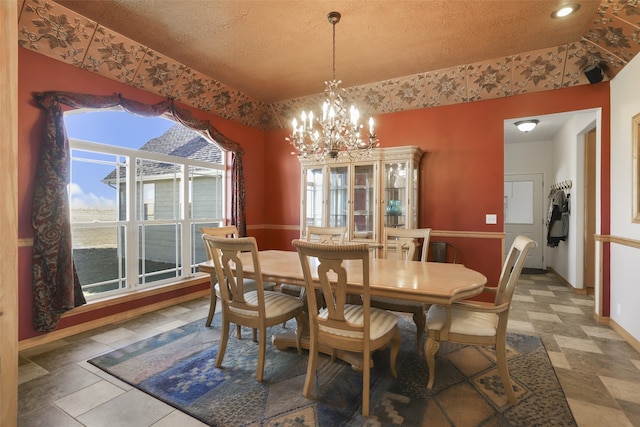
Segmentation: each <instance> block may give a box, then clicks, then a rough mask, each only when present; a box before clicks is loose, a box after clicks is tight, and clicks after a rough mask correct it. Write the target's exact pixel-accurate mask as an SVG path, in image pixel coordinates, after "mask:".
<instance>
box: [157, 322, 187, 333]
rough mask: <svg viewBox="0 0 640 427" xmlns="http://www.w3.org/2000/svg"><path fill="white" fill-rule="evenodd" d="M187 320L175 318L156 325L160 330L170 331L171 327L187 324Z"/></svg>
mask: <svg viewBox="0 0 640 427" xmlns="http://www.w3.org/2000/svg"><path fill="white" fill-rule="evenodd" d="M186 324H187V322H183V321H182V320H174V321H172V322H168V323H165V324H162V325H158V326H156V329H158V330H159V331H162V332H165V331H170V330H171V329H175V328H179V327H180V326H183V325H186Z"/></svg>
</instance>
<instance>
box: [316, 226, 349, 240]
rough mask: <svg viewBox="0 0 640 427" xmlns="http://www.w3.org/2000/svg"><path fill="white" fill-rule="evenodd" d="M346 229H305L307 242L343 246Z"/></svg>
mask: <svg viewBox="0 0 640 427" xmlns="http://www.w3.org/2000/svg"><path fill="white" fill-rule="evenodd" d="M346 234H347V227H314V226H311V225H310V226H308V227H307V236H306V238H307V242H316V243H330V244H340V245H341V244H343V243H344V238H345V235H346Z"/></svg>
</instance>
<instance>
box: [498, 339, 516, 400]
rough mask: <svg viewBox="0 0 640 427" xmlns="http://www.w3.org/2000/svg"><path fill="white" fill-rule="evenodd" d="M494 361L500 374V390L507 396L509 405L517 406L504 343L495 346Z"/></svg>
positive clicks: (500, 342)
mask: <svg viewBox="0 0 640 427" xmlns="http://www.w3.org/2000/svg"><path fill="white" fill-rule="evenodd" d="M496 359H497V364H498V372H499V373H500V379H501V380H502V388H504V391H505V393H506V394H507V398H508V399H509V403H511V405H517V404H518V399H517V398H516V393H515V391H513V385H512V384H511V377H510V376H509V366H508V365H507V349H506V342H504V341H502V340H500V341H499V342H498V343H497V344H496Z"/></svg>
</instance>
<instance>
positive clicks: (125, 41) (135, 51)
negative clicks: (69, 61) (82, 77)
mask: <svg viewBox="0 0 640 427" xmlns="http://www.w3.org/2000/svg"><path fill="white" fill-rule="evenodd" d="M145 50H146V49H145V48H144V46H142V45H140V44H139V43H138V42H136V41H134V40H131V39H129V38H127V37H125V36H123V35H121V34H118V33H116V32H114V31H112V30H110V29H109V28H106V27H104V26H102V25H98V26H97V28H96V32H95V34H94V36H93V39H92V40H91V44H90V45H89V47H88V48H87V55H86V56H85V57H84V60H83V61H82V68H83V69H84V70H88V71H92V72H94V73H98V74H100V75H101V76H104V77H107V78H110V79H113V80H117V81H119V82H122V83H127V84H131V83H132V82H133V81H134V77H135V74H136V72H137V70H138V67H139V66H140V63H141V62H142V59H143V58H144V56H145Z"/></svg>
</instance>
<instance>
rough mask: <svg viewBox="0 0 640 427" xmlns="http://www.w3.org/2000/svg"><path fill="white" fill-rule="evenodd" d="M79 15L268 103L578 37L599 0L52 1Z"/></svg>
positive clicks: (511, 53)
mask: <svg viewBox="0 0 640 427" xmlns="http://www.w3.org/2000/svg"><path fill="white" fill-rule="evenodd" d="M56 3H58V4H60V5H62V6H65V7H66V8H69V9H71V10H73V11H75V12H78V13H79V14H80V15H83V16H84V17H87V18H89V19H91V20H93V21H96V22H97V23H99V24H100V25H103V26H105V27H107V28H109V29H111V30H113V31H115V32H117V33H119V34H121V35H123V36H125V37H127V38H129V39H132V40H135V41H137V42H139V43H141V44H143V45H145V46H146V47H148V48H150V49H153V50H155V51H157V52H161V53H162V54H163V55H166V56H168V57H170V58H172V59H174V60H176V61H178V62H180V63H182V64H184V65H186V66H187V67H190V68H192V69H194V70H198V71H199V72H201V73H203V74H205V75H207V76H209V77H211V78H214V79H216V80H219V81H221V82H224V83H225V84H226V85H228V86H230V87H233V88H236V89H238V90H240V91H241V92H243V93H244V94H246V95H248V96H250V97H253V98H255V99H257V100H259V101H263V102H265V103H271V102H278V101H283V100H287V99H292V98H298V97H303V96H306V95H311V94H315V93H319V92H322V90H323V89H324V85H323V82H324V81H325V80H328V79H330V78H331V73H332V65H331V53H332V46H331V38H332V33H331V25H330V24H329V23H328V21H327V18H326V15H327V13H328V12H330V11H332V10H336V11H339V12H340V13H341V14H342V20H341V22H340V23H339V24H337V26H336V44H337V51H336V57H337V60H336V75H337V78H338V79H341V80H342V81H343V86H345V87H350V86H356V85H363V84H367V83H373V82H378V81H383V80H388V79H391V78H395V77H401V76H409V75H413V74H417V73H421V72H425V71H430V70H439V69H443V68H447V67H452V66H455V65H461V64H469V63H474V62H478V61H482V60H487V59H493V58H498V57H505V56H508V55H514V54H519V53H522V52H529V51H535V50H538V49H543V48H549V47H552V46H560V45H565V44H567V43H572V42H576V41H578V40H579V39H580V38H581V36H583V34H584V33H585V31H586V30H587V28H588V27H589V25H590V23H591V21H592V19H593V18H594V16H595V15H596V12H597V9H598V6H599V5H600V3H601V2H600V1H599V0H595V1H593V0H591V1H584V0H580V1H575V3H579V4H580V9H579V10H578V11H577V13H576V14H574V15H572V16H570V17H568V18H566V19H564V20H559V19H553V18H551V13H552V12H553V11H554V9H556V8H557V7H558V5H559V4H560V3H562V1H560V0H524V1H516V0H508V1H500V0H489V1H484V0H473V1H463V0H444V1H443V0H423V1H398V0H393V1H361V0H360V1H278V0H269V1H193V0H174V1H168V0H146V1H143V0H101V1H86V0H84V1H80V0H59V1H57V2H56Z"/></svg>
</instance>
